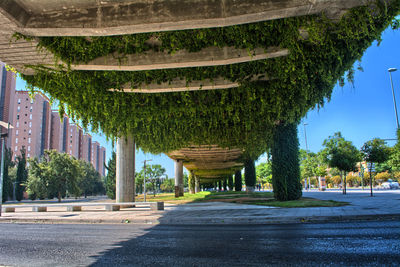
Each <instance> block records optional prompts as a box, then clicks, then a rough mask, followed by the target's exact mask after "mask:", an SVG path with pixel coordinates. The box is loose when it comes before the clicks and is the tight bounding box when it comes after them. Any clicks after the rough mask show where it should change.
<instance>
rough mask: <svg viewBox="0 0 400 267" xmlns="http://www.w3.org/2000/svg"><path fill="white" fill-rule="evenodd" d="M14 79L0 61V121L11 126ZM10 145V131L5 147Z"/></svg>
mask: <svg viewBox="0 0 400 267" xmlns="http://www.w3.org/2000/svg"><path fill="white" fill-rule="evenodd" d="M15 79H16V77H15V73H13V72H11V71H7V69H6V66H5V64H4V63H3V62H1V61H0V120H1V121H4V122H6V123H10V124H13V113H14V94H15ZM5 130H6V129H4V128H3V129H2V131H5ZM11 143H12V130H10V132H9V137H8V138H7V143H6V147H10V146H11ZM0 149H1V147H0ZM0 157H1V156H0Z"/></svg>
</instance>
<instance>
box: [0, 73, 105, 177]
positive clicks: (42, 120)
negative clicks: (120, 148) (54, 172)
mask: <svg viewBox="0 0 400 267" xmlns="http://www.w3.org/2000/svg"><path fill="white" fill-rule="evenodd" d="M0 74H4V75H6V78H4V80H5V81H6V84H9V83H10V86H8V85H6V86H1V88H0V89H2V90H3V91H1V92H0V104H1V103H3V104H2V106H1V107H2V109H1V112H0V116H4V117H6V118H7V116H12V118H11V119H9V120H8V119H5V120H4V121H6V122H8V121H10V122H11V124H12V125H13V126H14V129H13V131H12V135H11V136H10V138H9V140H10V147H11V148H12V151H13V153H14V158H16V156H18V155H20V151H21V148H22V147H24V148H25V151H26V157H27V158H33V157H38V158H40V157H41V156H42V155H43V154H44V151H45V150H46V149H55V150H57V151H58V152H60V153H67V154H69V155H71V156H73V157H75V158H76V159H82V160H85V161H87V162H89V163H91V164H92V165H93V167H94V168H95V169H96V170H97V171H98V172H99V173H100V174H101V175H103V176H104V175H105V169H104V162H105V157H106V150H105V148H104V147H101V146H100V144H99V143H98V142H92V136H91V135H89V134H85V133H84V131H83V129H82V128H81V127H80V126H78V125H77V124H75V123H69V118H68V117H67V116H66V115H64V116H63V117H62V119H61V120H60V115H59V112H58V111H56V110H51V106H50V101H49V99H48V98H47V97H46V96H45V95H44V94H42V93H38V94H36V95H35V96H34V97H33V98H31V97H30V96H29V92H28V91H15V87H12V81H13V80H12V79H11V78H12V77H13V76H12V75H11V74H12V73H11V74H10V73H5V72H4V73H3V72H0ZM7 75H8V76H7ZM1 77H3V76H0V78H1ZM14 78H15V77H14ZM7 86H8V87H7ZM14 86H15V79H14ZM13 88H14V89H13ZM4 90H6V91H4ZM7 90H8V91H10V90H14V91H13V93H12V94H11V95H10V93H9V92H8V91H7ZM10 97H11V98H12V99H13V101H11V102H10V101H8V100H7V99H9V98H10ZM3 98H4V99H3ZM2 99H3V100H2ZM1 101H3V102H1Z"/></svg>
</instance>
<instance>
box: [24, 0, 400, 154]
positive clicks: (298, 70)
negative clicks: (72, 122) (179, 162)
mask: <svg viewBox="0 0 400 267" xmlns="http://www.w3.org/2000/svg"><path fill="white" fill-rule="evenodd" d="M399 10H400V0H395V1H392V2H391V3H390V6H386V5H384V4H381V3H380V2H376V3H374V4H370V5H368V6H363V7H358V8H355V9H352V10H350V11H349V12H348V13H347V14H346V15H345V16H343V17H342V18H341V20H340V21H338V22H337V21H331V20H328V19H326V18H325V17H324V16H323V15H321V16H317V15H313V16H304V17H294V18H286V19H279V20H272V21H266V22H259V23H252V24H245V25H236V26H230V27H222V28H211V29H197V30H183V31H173V32H159V33H143V34H133V35H123V36H107V37H42V38H39V46H40V47H44V48H46V49H48V50H50V51H52V52H53V53H54V54H55V55H56V57H57V58H58V59H60V60H62V61H64V62H66V63H67V64H74V63H81V62H83V63H84V62H89V61H90V60H92V59H95V58H97V57H100V56H104V55H108V54H110V53H116V54H117V55H118V56H119V57H121V61H123V56H124V55H126V54H135V53H138V54H140V53H146V52H147V51H165V52H168V53H171V54H173V53H174V52H176V51H179V50H183V49H185V50H187V51H189V52H195V51H199V50H201V49H204V48H206V47H210V46H217V47H226V46H229V47H236V48H244V49H248V51H249V53H250V54H252V53H253V49H254V48H257V47H263V48H265V49H266V48H268V47H271V46H275V47H280V48H286V49H288V50H289V55H288V56H285V57H279V58H274V59H267V60H258V61H251V62H247V63H241V64H232V65H227V66H212V67H195V68H180V69H166V70H151V71H136V72H123V71H73V70H71V69H69V68H67V69H65V68H60V69H54V68H46V67H43V66H39V67H38V66H31V67H32V68H34V69H35V70H36V75H33V76H28V75H22V77H23V78H24V79H25V80H26V81H27V83H28V85H30V86H31V88H32V90H34V89H33V88H35V87H38V88H40V89H41V90H43V91H45V92H47V93H49V94H50V95H51V96H52V97H53V98H56V99H59V101H60V103H61V111H63V110H64V107H65V108H66V110H67V112H68V113H69V116H70V117H72V118H73V119H76V120H80V121H81V122H82V123H83V124H84V126H88V125H92V129H93V130H96V129H101V130H102V131H103V132H104V133H105V134H106V135H107V136H110V137H118V136H122V135H127V134H129V133H133V134H134V136H135V141H136V143H137V145H138V146H139V147H140V148H142V149H143V150H144V151H145V152H152V153H161V152H169V151H172V150H176V149H180V148H182V147H185V146H188V145H193V144H199V145H205V144H218V145H220V146H222V147H237V148H242V149H243V150H244V151H245V155H246V157H247V158H253V159H255V158H257V157H258V156H259V155H260V154H262V153H264V152H265V151H267V149H268V148H269V147H271V145H272V140H273V134H274V129H275V128H276V125H277V124H279V123H280V122H284V123H289V124H290V123H295V122H297V121H299V120H300V119H301V118H302V117H303V116H304V115H305V114H306V113H307V111H308V110H309V109H312V108H315V107H316V106H318V107H319V106H322V105H323V104H324V102H325V101H326V100H329V99H330V96H331V92H332V90H333V87H334V85H335V84H336V82H337V81H338V80H340V79H341V77H343V75H344V74H345V73H346V71H348V74H349V78H350V79H351V78H352V75H353V73H354V71H352V66H353V65H354V62H356V61H357V60H360V59H361V57H362V55H363V53H364V51H365V50H366V49H367V48H368V47H369V46H370V45H371V44H372V42H373V41H374V40H380V36H381V33H382V31H383V30H384V29H386V28H387V27H388V26H389V25H390V24H391V23H392V21H393V19H394V18H395V16H396V15H397V14H399ZM300 29H302V30H304V31H305V32H306V33H307V36H303V35H302V34H300V31H299V30H300ZM24 38H29V37H24ZM349 70H350V71H349ZM254 75H261V76H262V75H263V76H266V77H269V78H271V79H270V80H269V81H256V82H253V81H251V78H252V77H254ZM220 77H222V78H224V79H226V80H229V81H232V82H239V84H240V87H239V88H231V89H225V90H210V91H202V90H199V91H191V92H175V93H155V94H141V93H136V94H133V93H130V94H128V93H121V92H111V91H109V89H110V88H113V89H122V87H123V86H124V85H126V84H131V86H132V87H133V88H140V87H141V86H144V85H146V84H160V83H163V82H171V81H172V80H174V79H181V80H185V81H186V82H187V83H190V82H191V81H195V80H196V81H206V80H214V79H216V78H220Z"/></svg>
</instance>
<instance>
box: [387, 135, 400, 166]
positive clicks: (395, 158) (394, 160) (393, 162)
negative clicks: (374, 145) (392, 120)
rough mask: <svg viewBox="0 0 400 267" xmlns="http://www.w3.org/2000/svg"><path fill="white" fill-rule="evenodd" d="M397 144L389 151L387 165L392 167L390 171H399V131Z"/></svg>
mask: <svg viewBox="0 0 400 267" xmlns="http://www.w3.org/2000/svg"><path fill="white" fill-rule="evenodd" d="M396 134H397V143H396V144H395V145H394V147H393V148H392V149H391V153H390V157H389V164H390V166H391V167H392V171H394V172H398V171H400V129H399V130H397V132H396Z"/></svg>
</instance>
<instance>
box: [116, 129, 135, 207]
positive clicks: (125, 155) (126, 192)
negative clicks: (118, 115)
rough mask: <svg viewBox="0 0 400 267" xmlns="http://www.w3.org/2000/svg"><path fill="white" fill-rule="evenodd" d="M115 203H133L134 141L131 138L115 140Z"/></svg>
mask: <svg viewBox="0 0 400 267" xmlns="http://www.w3.org/2000/svg"><path fill="white" fill-rule="evenodd" d="M116 154H117V155H116V156H117V162H116V184H115V187H116V194H115V197H116V202H134V201H135V141H134V139H133V137H132V136H127V137H125V136H122V137H121V138H118V140H117V151H116Z"/></svg>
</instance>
